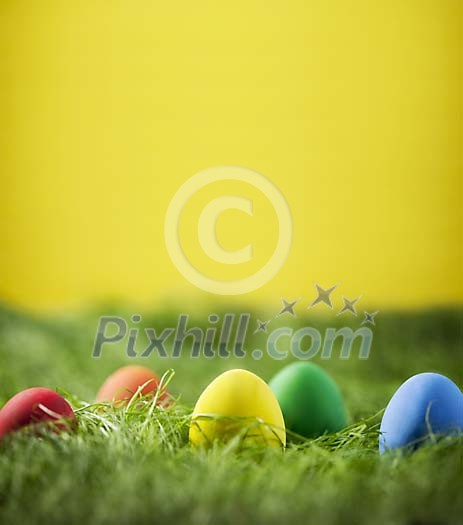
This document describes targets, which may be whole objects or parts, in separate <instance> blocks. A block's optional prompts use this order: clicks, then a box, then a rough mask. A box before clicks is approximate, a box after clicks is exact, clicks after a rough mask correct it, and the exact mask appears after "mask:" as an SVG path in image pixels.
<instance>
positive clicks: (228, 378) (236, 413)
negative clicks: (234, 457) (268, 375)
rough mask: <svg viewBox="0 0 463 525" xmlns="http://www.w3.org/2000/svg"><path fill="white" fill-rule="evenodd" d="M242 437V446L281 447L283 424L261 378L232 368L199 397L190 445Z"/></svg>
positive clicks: (272, 397) (278, 411)
mask: <svg viewBox="0 0 463 525" xmlns="http://www.w3.org/2000/svg"><path fill="white" fill-rule="evenodd" d="M237 435H239V436H241V437H242V441H241V444H242V445H243V446H248V445H250V446H269V447H281V446H285V444H286V433H285V424H284V421H283V415H282V413H281V410H280V407H279V405H278V401H277V400H276V398H275V396H274V395H273V393H272V391H271V390H270V388H269V386H268V385H267V383H265V381H263V380H262V379H261V378H260V377H258V376H256V375H255V374H253V373H252V372H249V371H247V370H241V369H235V370H229V371H228V372H224V373H223V374H221V375H220V376H218V377H216V378H215V379H214V381H212V383H210V384H209V386H208V387H207V388H206V389H205V390H204V392H203V393H202V394H201V396H200V397H199V399H198V401H197V403H196V406H195V408H194V411H193V415H192V419H191V424H190V434H189V437H190V442H191V443H193V444H194V445H198V446H208V445H210V444H211V443H212V442H213V441H215V440H219V441H222V442H226V441H228V440H230V439H232V438H233V437H235V436H237Z"/></svg>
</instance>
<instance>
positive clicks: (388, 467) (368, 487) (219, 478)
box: [0, 306, 463, 525]
mask: <svg viewBox="0 0 463 525" xmlns="http://www.w3.org/2000/svg"><path fill="white" fill-rule="evenodd" d="M100 310H101V311H100ZM100 313H104V314H105V315H108V314H117V315H122V316H123V317H125V318H127V319H129V318H130V314H131V312H129V311H127V310H125V309H124V308H121V307H114V306H112V307H110V308H109V307H102V308H101V309H95V310H94V311H92V312H87V313H85V314H79V315H74V316H66V317H63V316H61V317H55V318H40V317H37V316H31V315H24V314H21V313H19V312H16V311H13V310H11V309H8V308H6V307H3V308H1V309H0V404H3V403H4V402H5V401H6V400H7V399H8V398H9V397H10V396H12V395H14V394H15V393H16V392H17V391H19V390H21V389H23V388H27V387H30V386H39V385H40V386H47V387H51V388H56V387H58V388H60V389H63V390H64V391H66V392H67V393H68V396H69V399H70V401H71V403H72V404H73V406H74V408H75V409H76V410H77V415H78V419H79V430H78V431H77V432H76V433H74V434H61V435H51V436H47V437H43V438H37V437H31V436H30V435H28V434H27V433H20V434H16V435H14V436H11V437H10V438H8V439H6V440H5V441H4V442H3V444H2V445H1V446H0V523H2V524H3V523H5V524H7V523H21V524H28V523H39V522H43V523H48V524H53V523H69V524H71V523H76V524H77V523H79V524H81V523H85V522H86V521H90V522H91V523H108V524H114V523H136V522H139V523H171V522H173V523H198V524H201V525H207V524H209V523H211V524H212V523H214V524H215V523H217V524H227V523H230V524H238V523H244V524H246V523H249V524H260V523H263V524H273V523H275V524H278V525H281V524H286V523H314V524H317V525H318V524H329V523H340V524H347V523H355V524H361V523H375V524H402V523H403V524H408V525H438V524H447V523H448V524H452V525H454V524H458V523H463V496H462V490H463V442H462V440H461V439H455V440H447V441H443V442H441V443H439V444H435V445H430V446H427V447H424V448H422V449H421V450H420V451H418V452H417V453H415V454H413V455H411V456H402V455H400V454H391V455H388V456H386V457H382V458H380V457H379V456H378V452H377V432H378V422H379V420H380V418H379V416H378V415H376V417H375V414H378V412H379V411H381V409H382V408H384V406H385V405H386V403H387V401H388V399H389V398H390V396H391V395H392V393H393V392H394V390H395V389H396V388H397V387H398V386H399V385H400V383H402V382H403V381H404V380H405V379H406V378H407V377H409V376H410V375H413V374H414V373H418V372H422V371H437V372H441V373H443V374H446V375H448V376H449V377H451V378H452V379H453V380H454V381H455V382H456V383H457V384H459V385H460V386H462V385H463V367H462V366H461V365H462V339H461V318H462V317H461V311H456V310H448V311H432V312H421V313H406V314H405V313H401V314H399V313H388V314H386V313H384V314H383V313H380V314H379V315H378V317H377V327H375V329H374V341H373V345H372V350H371V355H370V358H369V359H368V360H365V361H360V360H358V359H357V358H356V353H355V352H354V353H353V357H351V359H349V360H341V359H339V358H337V357H333V358H332V359H330V360H329V361H324V362H320V361H319V363H321V364H322V366H323V367H324V368H325V369H326V370H328V371H329V372H330V373H331V374H332V376H333V377H334V378H335V379H336V380H337V382H338V384H339V385H340V388H341V390H342V391H343V394H344V396H345V399H346V405H347V407H348V411H349V414H350V420H351V426H350V427H349V428H348V429H346V430H344V431H342V432H340V433H339V434H337V435H335V436H325V437H322V438H319V439H317V440H312V441H309V440H308V441H306V442H302V443H299V444H298V445H290V446H289V447H288V448H287V449H286V451H285V452H284V453H281V452H278V451H275V450H273V451H256V450H245V451H239V450H238V449H237V444H236V443H232V444H230V446H228V447H219V446H217V447H215V448H214V449H213V450H210V451H209V452H201V451H197V450H192V449H191V448H190V446H189V445H188V441H187V433H188V421H189V414H190V413H191V409H192V406H193V405H194V402H195V400H196V399H197V397H198V395H199V394H200V392H201V391H202V390H203V389H204V387H205V386H206V385H207V384H208V383H209V381H210V380H211V379H213V378H214V377H215V376H216V375H217V374H219V373H220V372H222V371H224V370H227V369H230V368H235V367H240V368H247V369H249V370H252V371H254V372H256V373H257V374H259V375H260V376H261V377H262V378H263V379H265V380H268V379H270V378H271V376H272V375H273V374H274V373H275V372H276V371H277V370H279V369H280V368H281V367H282V366H283V365H284V364H285V363H284V362H281V361H274V360H271V359H269V358H263V359H262V360H260V361H255V360H253V359H252V358H251V357H245V358H243V359H236V358H235V359H227V360H224V359H218V358H213V359H205V358H202V359H191V358H189V357H188V356H187V355H184V356H183V357H182V358H180V359H161V358H159V357H158V356H156V355H155V354H152V355H151V356H150V357H149V358H146V359H137V360H133V359H132V360H129V359H127V358H126V357H125V353H124V344H118V345H116V346H114V347H113V348H107V349H105V350H104V352H103V356H102V357H101V358H100V359H98V360H96V359H92V358H91V351H92V345H93V339H94V336H95V332H96V326H97V322H98V316H99V315H100ZM206 318H207V315H204V316H201V315H200V314H198V316H197V318H196V319H192V320H190V326H192V325H193V324H197V325H199V326H205V324H207V322H205V320H206ZM306 321H307V320H306ZM254 322H255V321H254ZM341 322H343V320H342V319H338V321H337V323H341ZM175 323H176V313H175V311H173V310H172V311H170V312H164V313H162V314H159V313H155V312H154V313H150V314H145V315H144V316H143V322H142V323H141V325H142V326H150V327H156V328H161V327H163V326H175ZM356 323H357V324H356V325H355V326H358V325H359V321H358V320H357V321H356ZM303 324H304V322H303V320H299V321H295V322H293V323H292V326H294V327H295V328H296V327H297V326H298V325H300V326H302V325H303ZM306 324H307V322H306ZM308 324H310V325H311V326H316V327H317V328H319V329H320V331H321V332H322V333H323V331H324V329H325V327H326V326H328V325H329V326H332V321H331V320H328V319H323V318H319V319H316V318H314V319H310V321H309V322H308ZM249 341H250V343H249V349H250V350H251V349H253V348H263V346H262V345H263V341H264V338H263V335H262V334H257V335H255V336H253V337H252V338H251V339H250V340H249ZM140 343H141V346H140V348H141V347H142V346H144V345H143V344H142V343H143V342H140ZM315 361H318V360H317V359H316V360H315ZM128 362H132V363H133V362H137V363H138V364H145V365H146V366H149V367H151V368H153V369H154V370H155V371H156V372H158V373H159V374H162V373H164V372H165V371H166V370H168V369H173V370H174V371H175V374H174V375H173V377H172V378H171V382H170V384H169V390H170V391H171V392H172V393H173V394H174V395H175V396H176V398H177V402H176V403H175V404H174V405H173V406H172V407H171V408H169V409H167V410H165V411H161V410H158V409H155V410H153V406H152V405H151V404H150V403H149V402H148V401H146V402H145V403H143V404H142V405H139V406H131V407H129V409H128V410H119V411H115V410H111V409H109V408H106V409H105V408H102V407H101V406H95V405H91V406H88V403H91V402H92V400H93V399H94V396H95V394H96V391H97V390H98V387H99V386H100V384H101V382H102V381H103V380H104V379H105V377H106V376H107V374H108V373H110V372H112V371H113V370H114V369H115V368H117V367H118V366H120V365H123V364H126V363H128Z"/></svg>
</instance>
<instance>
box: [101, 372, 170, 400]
mask: <svg viewBox="0 0 463 525" xmlns="http://www.w3.org/2000/svg"><path fill="white" fill-rule="evenodd" d="M159 383H160V379H159V377H158V376H157V375H156V374H155V373H154V372H153V371H151V370H150V369H149V368H146V367H144V366H137V365H129V366H123V367H122V368H119V369H118V370H116V371H115V372H114V373H113V374H111V375H110V376H109V377H108V378H107V379H106V381H105V382H104V383H103V385H102V386H101V388H100V390H99V391H98V394H97V396H96V400H97V402H98V403H101V402H103V401H110V402H123V401H128V400H130V399H131V398H132V397H133V396H134V394H136V393H137V392H138V389H139V388H140V387H143V388H141V390H140V394H141V395H143V396H145V395H147V394H150V393H153V395H154V394H155V393H156V391H157V389H158V387H159ZM168 401H169V393H168V392H167V391H166V390H163V392H162V393H161V394H160V396H159V403H160V404H163V405H166V404H168Z"/></svg>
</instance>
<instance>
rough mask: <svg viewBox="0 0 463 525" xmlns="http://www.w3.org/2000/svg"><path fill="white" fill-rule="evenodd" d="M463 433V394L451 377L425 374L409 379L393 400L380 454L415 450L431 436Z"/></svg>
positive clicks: (385, 420) (383, 425)
mask: <svg viewBox="0 0 463 525" xmlns="http://www.w3.org/2000/svg"><path fill="white" fill-rule="evenodd" d="M458 431H463V394H462V393H461V391H460V389H459V388H458V387H457V385H456V384H455V383H454V382H453V381H451V380H450V379H449V378H448V377H445V376H443V375H441V374H435V373H431V372H428V373H423V374H417V375H415V376H412V377H410V378H409V379H407V381H405V383H403V384H402V385H401V386H400V387H399V389H398V390H397V391H396V392H395V394H394V395H393V396H392V398H391V400H390V401H389V404H388V405H387V407H386V410H385V412H384V415H383V419H382V421H381V427H380V437H379V451H380V453H381V454H383V453H384V452H385V451H386V450H388V449H396V448H401V447H409V448H410V449H416V448H417V447H419V446H420V445H421V444H423V442H425V441H426V438H427V437H428V436H429V435H430V434H435V435H441V436H442V435H449V434H452V433H454V432H458Z"/></svg>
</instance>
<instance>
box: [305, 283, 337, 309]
mask: <svg viewBox="0 0 463 525" xmlns="http://www.w3.org/2000/svg"><path fill="white" fill-rule="evenodd" d="M314 285H315V288H316V289H317V293H318V297H317V298H316V299H315V300H314V301H313V302H312V304H310V305H309V306H308V307H307V310H308V309H309V308H313V307H314V306H315V305H317V304H318V303H325V304H326V305H328V306H329V307H330V308H333V303H332V302H331V298H330V295H331V294H332V293H333V291H334V290H335V289H336V288H337V287H338V286H339V284H335V285H334V286H332V287H331V288H327V289H326V290H325V289H324V288H322V287H321V286H320V285H318V284H317V283H314Z"/></svg>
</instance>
